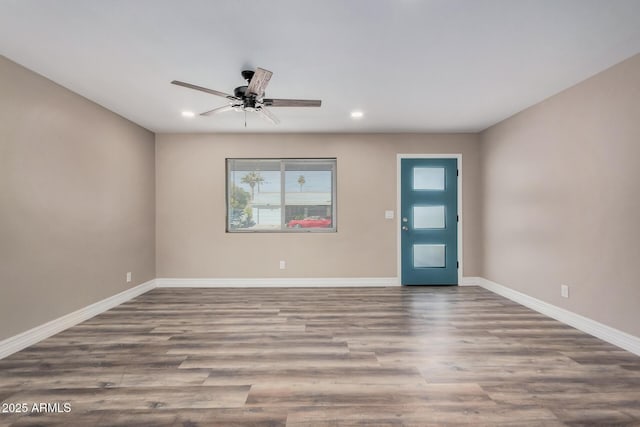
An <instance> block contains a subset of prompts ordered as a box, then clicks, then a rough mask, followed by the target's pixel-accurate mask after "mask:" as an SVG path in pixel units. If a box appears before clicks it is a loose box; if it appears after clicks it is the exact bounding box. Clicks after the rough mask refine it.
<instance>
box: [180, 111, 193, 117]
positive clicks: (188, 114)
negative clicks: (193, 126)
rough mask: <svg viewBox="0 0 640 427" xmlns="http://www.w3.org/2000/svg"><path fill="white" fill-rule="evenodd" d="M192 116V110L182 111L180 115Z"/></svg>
mask: <svg viewBox="0 0 640 427" xmlns="http://www.w3.org/2000/svg"><path fill="white" fill-rule="evenodd" d="M193 116H195V114H194V113H193V111H183V112H182V117H193Z"/></svg>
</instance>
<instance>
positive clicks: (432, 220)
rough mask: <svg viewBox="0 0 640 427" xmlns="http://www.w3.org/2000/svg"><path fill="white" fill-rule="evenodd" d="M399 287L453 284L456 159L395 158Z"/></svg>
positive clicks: (455, 267)
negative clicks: (398, 173) (398, 163)
mask: <svg viewBox="0 0 640 427" xmlns="http://www.w3.org/2000/svg"><path fill="white" fill-rule="evenodd" d="M400 189H401V194H400V215H401V217H400V227H401V229H400V235H401V238H400V248H401V249H400V250H401V256H400V258H401V264H402V266H401V283H402V284H403V285H457V284H458V160H457V159H413V158H412V159H401V160H400Z"/></svg>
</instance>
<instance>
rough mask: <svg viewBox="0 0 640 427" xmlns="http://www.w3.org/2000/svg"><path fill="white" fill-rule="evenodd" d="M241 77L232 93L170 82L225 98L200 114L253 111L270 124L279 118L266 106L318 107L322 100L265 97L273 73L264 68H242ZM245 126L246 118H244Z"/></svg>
mask: <svg viewBox="0 0 640 427" xmlns="http://www.w3.org/2000/svg"><path fill="white" fill-rule="evenodd" d="M241 74H242V78H243V79H245V80H246V81H247V84H246V85H245V86H238V87H237V88H235V89H234V90H233V95H230V94H228V93H225V92H220V91H217V90H213V89H209V88H206V87H202V86H197V85H194V84H191V83H186V82H181V81H179V80H174V81H172V82H171V83H172V84H174V85H177V86H182V87H186V88H187V89H193V90H197V91H200V92H205V93H208V94H210V95H216V96H220V97H223V98H226V99H227V101H228V102H229V103H228V104H227V105H223V106H222V107H217V108H214V109H212V110H209V111H205V112H203V113H200V115H201V116H212V115H214V114H218V113H223V112H226V111H238V112H244V113H246V112H255V113H257V114H258V115H259V116H260V117H262V118H263V119H265V120H267V121H268V122H270V123H272V124H278V123H280V120H278V118H277V117H276V115H275V114H273V112H271V111H270V110H269V109H268V108H266V107H320V106H321V105H322V101H321V100H319V99H278V98H265V97H264V94H265V89H266V87H267V85H268V84H269V81H270V80H271V76H272V75H273V73H272V72H271V71H269V70H265V69H264V68H259V67H258V68H256V70H255V71H251V70H244V71H242V72H241ZM245 126H246V120H245Z"/></svg>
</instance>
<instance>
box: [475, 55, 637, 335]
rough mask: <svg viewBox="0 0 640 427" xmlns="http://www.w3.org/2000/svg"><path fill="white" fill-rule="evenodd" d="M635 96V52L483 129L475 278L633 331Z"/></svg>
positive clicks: (634, 324) (635, 272)
mask: <svg viewBox="0 0 640 427" xmlns="http://www.w3.org/2000/svg"><path fill="white" fill-rule="evenodd" d="M639 100H640V55H636V56H635V57H633V58H631V59H629V60H627V61H625V62H623V63H621V64H618V65H616V66H614V67H612V68H610V69H608V70H606V71H605V72H603V73H601V74H598V75H596V76H595V77H593V78H591V79H588V80H586V81H584V82H582V83H580V84H578V85H577V86H574V87H572V88H570V89H568V90H566V91H564V92H562V93H560V94H558V95H556V96H554V97H552V98H549V99H547V100H546V101H544V102H542V103H540V104H538V105H536V106H534V107H532V108H529V109H528V110H525V111H524V112H522V113H520V114H517V115H516V116H514V117H512V118H510V119H507V120H505V121H504V122H502V123H499V124H498V125H496V126H493V127H491V128H489V129H488V130H487V131H485V132H484V133H483V134H482V171H483V174H482V179H483V181H484V183H483V189H484V192H483V199H484V204H483V206H484V210H483V218H484V220H483V232H484V238H483V246H482V247H483V253H484V263H483V269H482V270H483V275H484V277H486V278H488V279H490V280H493V281H495V282H497V283H499V284H502V285H505V286H508V287H511V288H513V289H516V290H518V291H521V292H523V293H525V294H528V295H531V296H533V297H536V298H539V299H541V300H544V301H547V302H550V303H552V304H554V305H557V306H560V307H564V308H567V309H568V310H571V311H573V312H576V313H578V314H581V315H584V316H586V317H589V318H592V319H594V320H597V321H600V322H602V323H604V324H607V325H609V326H612V327H615V328H618V329H620V330H622V331H625V332H628V333H631V334H633V335H635V336H640V315H639V313H640V262H639V260H640V227H639V226H638V220H639V219H640V101H639ZM560 284H567V285H569V286H570V298H569V299H563V298H561V297H560Z"/></svg>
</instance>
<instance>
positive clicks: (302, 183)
mask: <svg viewBox="0 0 640 427" xmlns="http://www.w3.org/2000/svg"><path fill="white" fill-rule="evenodd" d="M305 182H307V181H306V180H305V179H304V175H300V176H299V177H298V184H300V192H301V193H302V186H303V185H304V184H305Z"/></svg>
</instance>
